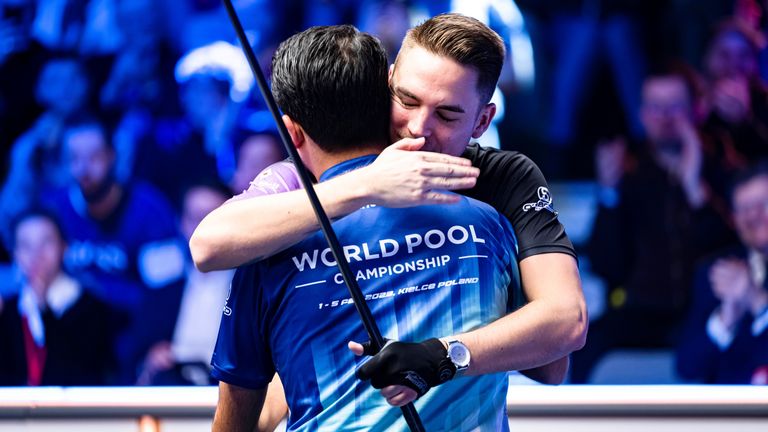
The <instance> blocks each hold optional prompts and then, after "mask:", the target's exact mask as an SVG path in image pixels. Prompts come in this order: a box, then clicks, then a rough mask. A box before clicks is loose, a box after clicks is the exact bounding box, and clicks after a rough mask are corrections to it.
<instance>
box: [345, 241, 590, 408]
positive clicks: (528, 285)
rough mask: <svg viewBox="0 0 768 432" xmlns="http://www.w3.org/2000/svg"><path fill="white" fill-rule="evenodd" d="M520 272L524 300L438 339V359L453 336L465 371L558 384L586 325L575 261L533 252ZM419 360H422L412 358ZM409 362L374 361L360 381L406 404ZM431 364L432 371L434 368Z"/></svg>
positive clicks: (359, 350) (354, 346)
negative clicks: (516, 373)
mask: <svg viewBox="0 0 768 432" xmlns="http://www.w3.org/2000/svg"><path fill="white" fill-rule="evenodd" d="M520 274H521V276H522V283H523V289H524V291H525V293H526V297H527V298H528V299H529V303H527V304H526V305H525V306H523V307H522V308H520V309H518V310H516V311H515V312H512V313H510V314H508V315H506V316H504V317H502V318H500V319H498V320H496V321H494V322H492V323H490V324H488V325H486V326H484V327H481V328H479V329H476V330H473V331H470V332H467V333H463V334H458V335H454V336H449V337H444V338H442V341H443V348H442V349H443V352H442V354H440V355H438V356H437V357H441V358H444V357H443V356H444V355H445V348H444V347H445V346H446V345H447V343H446V341H449V340H453V339H458V340H460V341H462V342H463V343H464V344H465V345H466V346H467V348H469V351H470V355H471V361H470V365H469V368H468V369H467V370H466V371H465V372H464V374H465V375H480V374H486V373H494V372H504V371H511V370H523V371H525V374H526V376H528V377H530V378H532V379H534V380H536V381H539V382H542V383H545V384H559V383H561V382H562V381H563V379H564V378H565V374H566V373H567V370H568V357H567V356H568V355H569V354H570V353H571V352H573V351H576V350H578V349H581V347H583V346H584V343H585V341H586V333H587V325H588V324H587V322H588V320H587V310H586V303H585V302H584V295H583V293H582V291H581V280H580V278H579V272H578V268H577V265H576V259H575V258H573V257H572V256H571V255H568V254H564V253H545V254H539V255H532V256H530V257H527V258H525V259H523V260H522V261H521V262H520ZM427 342H428V341H427ZM396 345H397V344H392V345H389V347H390V348H389V349H395V348H392V347H395V346H396ZM430 346H434V344H433V345H430ZM438 346H439V344H438ZM349 348H350V350H352V352H354V353H355V354H356V355H362V354H363V353H364V350H363V346H362V345H360V344H359V343H356V342H350V344H349ZM428 349H430V350H431V348H428ZM382 352H383V351H382ZM422 352H423V351H422ZM389 355H390V356H391V357H390V360H389V362H390V363H391V362H394V361H397V360H396V359H397V358H398V356H397V355H392V353H391V352H390V353H389ZM430 356H431V357H432V358H437V357H435V356H434V354H430ZM401 357H402V356H401ZM393 359H395V360H393ZM419 360H423V358H421V359H416V360H415V361H419ZM413 362H414V358H410V357H409V358H403V359H402V361H401V362H400V366H398V367H397V368H392V367H388V362H385V361H382V362H379V363H380V364H384V365H385V367H378V366H376V367H371V368H369V370H367V371H365V373H364V375H365V378H364V379H367V377H368V376H370V377H373V376H376V377H377V378H376V379H377V380H378V382H379V385H381V387H377V388H381V394H382V395H383V396H384V397H385V398H386V399H387V402H388V403H389V404H390V405H393V406H402V405H405V404H406V403H408V402H412V401H413V400H415V399H416V397H417V393H416V391H415V389H413V388H412V387H409V386H406V385H402V384H400V383H402V375H403V373H404V372H406V371H409V370H413V369H414V367H413V365H412V364H411V363H413ZM389 366H391V365H389ZM436 366H437V367H435V368H433V371H438V370H439V365H436ZM358 377H360V375H358ZM372 383H373V380H372ZM433 385H434V384H433Z"/></svg>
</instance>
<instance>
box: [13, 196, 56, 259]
mask: <svg viewBox="0 0 768 432" xmlns="http://www.w3.org/2000/svg"><path fill="white" fill-rule="evenodd" d="M32 218H42V219H46V220H48V221H50V222H51V223H52V224H53V226H54V228H55V229H56V233H57V234H58V235H59V238H60V239H61V241H62V242H63V243H66V242H67V237H66V235H65V234H64V229H63V228H62V226H61V221H60V220H59V217H58V216H57V215H56V213H54V212H53V211H52V210H50V209H48V208H46V207H38V206H33V207H28V208H26V209H25V210H24V211H22V212H21V213H19V214H17V215H16V216H14V217H13V219H11V237H10V243H11V244H10V246H11V250H13V249H16V231H18V229H19V226H20V225H21V224H22V223H24V222H26V221H28V220H30V219H32Z"/></svg>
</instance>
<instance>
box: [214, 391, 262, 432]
mask: <svg viewBox="0 0 768 432" xmlns="http://www.w3.org/2000/svg"><path fill="white" fill-rule="evenodd" d="M265 395H266V389H259V390H252V389H247V388H243V387H238V386H235V385H232V384H227V383H225V382H223V381H222V382H220V383H219V402H218V403H217V404H216V414H215V415H214V417H213V429H212V430H213V432H241V431H242V432H252V431H254V430H259V431H261V430H263V429H260V427H261V422H259V414H260V413H261V408H262V406H263V405H264V397H265ZM257 425H258V426H259V429H256V427H257Z"/></svg>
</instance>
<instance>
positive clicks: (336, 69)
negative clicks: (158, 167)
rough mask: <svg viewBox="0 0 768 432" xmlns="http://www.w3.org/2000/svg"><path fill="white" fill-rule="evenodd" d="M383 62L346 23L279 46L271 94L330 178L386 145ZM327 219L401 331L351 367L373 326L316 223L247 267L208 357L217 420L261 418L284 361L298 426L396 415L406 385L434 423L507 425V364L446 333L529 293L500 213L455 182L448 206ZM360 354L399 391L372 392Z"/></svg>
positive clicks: (373, 303)
mask: <svg viewBox="0 0 768 432" xmlns="http://www.w3.org/2000/svg"><path fill="white" fill-rule="evenodd" d="M386 74H387V62H386V54H385V52H384V50H383V49H382V47H381V45H380V43H379V42H378V41H377V40H376V39H375V38H373V37H371V36H370V35H367V34H364V33H360V32H358V31H357V30H356V29H354V28H353V27H351V26H338V27H316V28H312V29H309V30H307V31H305V32H302V33H300V34H298V35H295V36H293V37H292V38H290V39H288V40H287V41H286V42H284V43H283V44H282V45H281V46H280V48H279V49H278V51H277V52H276V54H275V58H274V60H273V91H274V92H275V97H276V99H277V102H278V104H279V105H280V107H281V109H282V110H283V112H284V113H285V116H284V120H285V122H286V126H287V128H288V131H289V133H290V135H291V138H292V140H293V143H294V145H295V146H296V147H297V149H298V151H299V153H300V155H301V157H302V160H304V161H305V164H306V165H307V167H308V168H309V170H310V171H311V172H312V173H313V174H314V175H315V176H316V177H317V178H319V179H320V181H321V182H322V181H324V180H327V179H330V178H332V177H335V176H337V175H340V174H343V173H345V172H348V171H350V170H354V169H357V168H360V167H364V166H366V165H368V164H370V163H371V162H372V161H373V160H374V159H375V157H376V155H377V154H378V153H379V152H380V151H381V150H382V149H383V148H384V146H386V144H387V142H388V126H389V101H390V94H389V90H388V88H387V85H386V79H385V78H386ZM334 229H335V230H336V232H337V234H338V237H339V240H340V242H341V243H342V244H343V245H344V253H345V255H346V258H347V260H348V261H349V262H350V265H351V268H352V271H353V274H355V276H356V278H357V279H358V282H359V284H360V286H361V288H362V290H363V293H364V295H365V296H366V299H367V300H368V303H369V306H370V308H371V311H372V312H373V315H374V317H375V319H376V321H377V323H378V324H379V326H380V328H381V330H382V333H383V334H384V336H385V337H387V338H390V339H393V340H397V341H401V342H396V343H393V344H391V345H389V346H387V347H386V348H385V349H384V350H383V351H382V353H381V354H380V355H378V356H376V357H374V358H373V360H372V361H370V362H368V363H365V364H364V365H363V366H362V367H359V368H358V366H359V365H360V363H361V360H360V357H355V356H353V355H352V353H350V352H349V351H348V350H347V342H348V341H361V340H364V339H365V331H364V329H363V326H362V323H361V322H360V320H359V318H358V316H357V313H356V311H355V309H354V305H353V304H352V302H351V299H350V298H349V295H348V293H347V291H346V288H345V287H344V285H343V281H342V280H341V277H340V275H339V274H338V271H337V269H336V266H335V264H336V263H335V262H334V260H333V257H332V255H331V254H330V252H329V250H328V248H327V245H326V243H325V241H324V240H323V237H322V235H321V234H320V233H319V232H318V233H314V234H312V235H310V236H309V237H308V238H306V239H304V240H303V241H301V242H299V243H297V244H295V245H294V246H292V247H289V248H288V249H285V250H284V251H282V252H280V253H278V254H277V255H275V256H273V257H271V258H268V259H265V260H262V261H260V262H258V263H254V264H250V265H246V266H243V267H241V268H240V269H239V270H238V272H237V274H236V276H235V278H234V279H233V283H232V288H231V292H230V295H229V297H228V299H227V304H226V306H225V309H224V314H223V317H222V323H221V328H220V331H219V339H218V342H217V346H216V350H215V352H214V355H213V360H212V366H213V374H214V376H215V377H216V378H217V379H219V380H220V381H221V384H220V394H219V404H218V407H217V411H216V417H215V419H214V430H217V431H219V430H241V429H242V430H252V429H253V428H254V426H255V425H256V421H257V419H258V418H259V413H260V411H261V407H262V404H263V400H264V396H265V394H266V387H267V385H268V384H269V382H270V380H271V379H272V377H273V375H274V373H275V372H277V373H278V374H279V375H280V378H281V380H282V383H283V386H284V388H285V395H286V399H287V401H288V404H289V407H290V409H291V416H290V418H289V425H288V427H289V429H290V430H342V429H346V430H393V429H394V430H397V429H401V430H402V429H405V428H406V424H405V421H404V420H403V418H402V417H401V415H400V411H399V410H397V409H395V408H393V407H392V406H391V405H399V404H400V399H402V400H407V399H409V398H410V397H411V396H410V393H411V392H413V393H415V394H416V395H418V396H421V397H420V399H419V400H418V401H417V409H418V410H419V413H420V414H421V416H422V419H423V421H424V423H425V426H426V428H427V430H506V429H507V420H506V415H505V400H506V388H507V379H506V373H504V370H503V369H495V370H494V369H493V368H492V367H491V368H477V367H476V368H474V369H473V368H471V362H472V359H471V355H470V352H469V350H468V349H467V347H466V346H465V345H464V344H463V343H462V339H461V337H462V336H459V337H454V336H451V335H466V336H467V337H472V336H471V332H472V331H473V330H475V329H477V328H480V327H482V326H485V325H487V324H491V323H492V322H494V321H496V320H498V319H499V318H502V317H504V316H505V315H507V314H508V313H509V312H510V311H511V310H513V309H514V307H515V306H516V305H518V304H520V303H521V302H522V294H521V290H520V281H519V275H518V271H517V264H516V241H515V237H514V234H513V232H512V228H511V226H510V225H509V223H508V222H507V220H506V219H505V218H504V217H503V216H501V215H499V214H498V213H497V212H496V211H495V210H493V209H492V208H491V207H490V206H488V205H486V204H483V203H480V202H479V201H475V200H472V199H470V198H463V197H462V198H459V201H458V203H456V204H453V205H450V206H447V205H431V206H421V207H414V208H407V209H396V208H387V207H381V206H375V205H370V206H364V207H362V208H361V209H359V210H358V211H355V212H353V213H351V214H350V215H348V216H346V217H344V218H342V219H340V220H338V221H337V222H336V223H335V224H334ZM438 338H442V339H438ZM488 342H489V343H491V344H492V343H493V342H492V341H488ZM355 348H356V350H357V349H359V348H360V347H359V346H356V347H355ZM356 369H358V374H357V376H359V377H361V378H364V379H370V381H371V384H373V386H374V387H376V388H384V389H385V390H387V389H392V391H395V392H397V393H395V394H385V393H379V392H378V391H376V390H375V389H374V388H372V386H371V385H370V384H369V383H368V382H364V381H360V380H358V379H357V377H356V374H355V371H356ZM392 384H398V385H396V386H392ZM430 388H432V390H430ZM428 390H429V391H428ZM398 398H400V399H398ZM390 404H391V405H390Z"/></svg>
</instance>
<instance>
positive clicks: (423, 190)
mask: <svg viewBox="0 0 768 432" xmlns="http://www.w3.org/2000/svg"><path fill="white" fill-rule="evenodd" d="M423 146H424V138H403V139H402V140H400V141H398V142H396V143H394V144H392V145H391V146H389V147H387V148H386V149H385V150H384V151H383V152H382V153H381V154H380V155H379V156H378V157H377V158H376V160H375V161H374V162H373V163H372V164H371V165H369V166H367V167H364V168H361V169H360V170H358V171H359V172H358V174H359V176H360V179H361V183H360V184H364V185H366V186H367V188H368V190H367V191H366V192H367V193H366V194H365V195H366V196H367V197H369V198H370V201H371V202H372V203H374V204H377V205H380V206H384V207H412V206H416V205H424V204H444V203H452V202H456V201H458V200H459V199H460V197H459V196H457V195H454V194H447V193H445V192H443V191H445V190H455V189H469V188H471V187H473V186H475V183H476V182H477V176H478V175H480V170H479V169H477V168H475V167H473V166H472V163H471V162H470V161H469V160H468V159H464V158H460V157H455V156H449V155H444V154H441V153H433V152H425V151H419V149H421V148H422V147H423Z"/></svg>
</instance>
